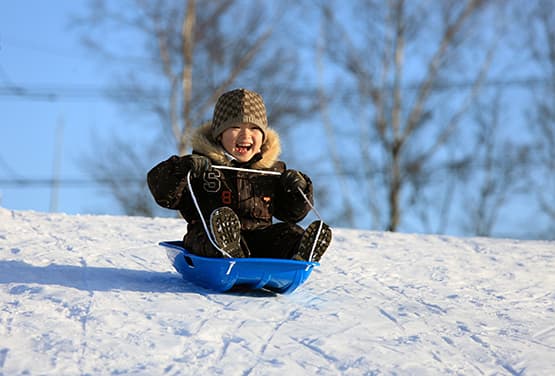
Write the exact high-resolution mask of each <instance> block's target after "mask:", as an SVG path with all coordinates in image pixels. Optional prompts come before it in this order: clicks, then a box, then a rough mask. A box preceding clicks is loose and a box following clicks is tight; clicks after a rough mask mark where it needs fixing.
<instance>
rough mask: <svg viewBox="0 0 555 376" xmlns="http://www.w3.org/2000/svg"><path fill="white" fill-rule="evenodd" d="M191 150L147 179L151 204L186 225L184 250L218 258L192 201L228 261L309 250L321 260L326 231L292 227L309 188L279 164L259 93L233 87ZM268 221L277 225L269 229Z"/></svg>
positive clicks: (299, 255) (296, 255)
mask: <svg viewBox="0 0 555 376" xmlns="http://www.w3.org/2000/svg"><path fill="white" fill-rule="evenodd" d="M192 147H193V153H192V154H190V155H186V156H182V157H179V156H172V157H171V158H169V159H168V160H166V161H164V162H161V163H160V164H158V165H157V166H155V167H154V168H153V169H152V170H151V171H150V172H149V173H148V176H147V181H148V186H149V188H150V191H151V193H152V195H153V196H154V199H155V200H156V202H157V203H158V204H159V205H161V206H163V207H165V208H169V209H175V210H179V211H180V212H181V214H182V215H183V218H185V220H186V221H187V223H188V225H187V233H186V234H185V236H184V238H183V245H184V247H185V248H186V249H187V250H189V251H190V252H192V253H195V254H198V255H200V256H206V257H222V252H221V251H219V250H218V249H217V248H216V247H214V245H213V244H212V242H211V241H210V239H209V238H208V236H209V235H208V234H207V233H206V232H207V231H206V230H207V229H206V228H205V226H204V224H203V223H202V220H201V219H200V217H199V214H198V211H197V208H196V206H195V201H196V202H197V204H198V207H199V209H200V210H201V212H202V214H203V218H204V219H205V223H207V226H206V227H209V231H210V232H211V234H210V236H211V237H212V241H213V242H214V243H215V244H216V245H217V246H218V248H220V249H221V250H223V251H224V252H226V253H227V254H228V255H229V256H231V257H268V258H286V259H291V258H292V259H297V260H308V259H309V257H310V253H311V252H313V257H312V259H311V260H309V261H318V260H320V257H322V254H323V253H324V252H325V251H326V249H327V247H328V246H329V243H330V242H331V230H330V228H329V227H328V226H327V225H326V224H325V223H321V222H320V221H315V222H313V223H312V224H310V225H309V226H308V227H307V229H306V230H303V229H302V227H300V226H299V225H298V224H297V222H299V221H301V220H302V219H303V218H304V217H305V216H306V215H307V214H308V212H309V211H310V205H311V204H312V201H313V187H312V182H311V180H310V178H309V177H308V176H307V175H305V174H303V173H301V172H299V171H296V170H289V169H287V168H286V166H285V163H284V162H282V161H279V160H278V156H279V154H280V152H281V147H280V140H279V136H278V134H277V133H276V132H275V131H274V130H272V129H271V128H269V127H268V120H267V118H266V108H265V105H264V101H263V100H262V97H261V96H260V95H259V94H258V93H255V92H253V91H250V90H247V89H236V90H232V91H229V92H227V93H224V94H222V95H221V96H220V97H219V99H218V101H217V103H216V106H215V108H214V115H213V119H212V122H211V123H207V124H204V125H202V126H201V127H200V128H199V129H197V131H196V132H195V134H194V135H193V138H192ZM213 165H217V166H227V167H237V168H242V169H256V170H260V172H270V173H271V172H274V174H260V173H256V172H251V171H245V170H239V171H238V170H232V169H218V168H215V167H212V166H213ZM189 172H190V183H191V186H190V187H189V186H188V181H187V174H188V173H189ZM275 172H278V173H281V175H279V174H276V173H275ZM299 190H300V191H302V192H303V193H304V195H305V197H303V194H301V192H299ZM307 199H308V200H309V201H310V202H311V203H310V204H309V203H308V202H307ZM272 217H275V218H276V219H278V220H280V221H282V222H279V223H275V224H273V223H272ZM318 235H319V236H318ZM316 236H318V239H317V240H316V246H315V247H314V251H313V244H314V242H315V238H316Z"/></svg>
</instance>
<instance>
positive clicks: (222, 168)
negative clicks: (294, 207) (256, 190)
mask: <svg viewBox="0 0 555 376" xmlns="http://www.w3.org/2000/svg"><path fill="white" fill-rule="evenodd" d="M212 167H213V168H216V169H220V170H235V171H243V172H253V173H256V174H266V175H281V172H277V171H266V170H254V169H251V168H239V167H229V166H219V165H214V166H212ZM297 190H298V191H299V193H300V194H301V196H302V197H303V199H304V200H305V201H306V203H307V204H308V206H309V207H310V209H311V210H312V211H313V212H314V214H316V217H317V218H318V219H319V221H320V225H319V226H318V231H317V232H316V237H315V238H314V243H312V249H311V250H310V255H309V256H308V261H312V256H314V250H315V249H316V244H317V243H318V239H319V238H320V234H321V233H322V228H323V227H324V221H323V220H322V216H321V215H320V213H319V212H318V210H316V208H315V207H314V205H312V203H311V202H310V200H309V199H308V197H306V195H305V194H304V192H303V190H302V189H301V188H299V187H297Z"/></svg>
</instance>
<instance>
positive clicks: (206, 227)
mask: <svg viewBox="0 0 555 376" xmlns="http://www.w3.org/2000/svg"><path fill="white" fill-rule="evenodd" d="M187 186H188V188H189V192H190V193H191V197H192V198H193V203H194V204H195V208H197V212H198V216H199V217H200V220H201V222H202V225H203V226H204V232H206V236H208V240H210V243H212V245H213V246H214V248H216V249H217V250H218V251H220V253H221V254H222V255H224V256H226V257H228V258H232V257H231V255H230V254H229V253H227V252H226V251H224V250H223V249H221V248H220V247H218V245H217V244H216V242H215V241H214V239H212V236H210V231H209V230H208V226H207V225H206V221H205V220H204V216H203V215H202V211H201V210H200V206H199V204H198V201H197V197H196V195H195V192H194V191H193V186H192V185H191V171H189V172H187ZM230 271H231V267H230V268H229V270H228V272H227V274H229V272H230Z"/></svg>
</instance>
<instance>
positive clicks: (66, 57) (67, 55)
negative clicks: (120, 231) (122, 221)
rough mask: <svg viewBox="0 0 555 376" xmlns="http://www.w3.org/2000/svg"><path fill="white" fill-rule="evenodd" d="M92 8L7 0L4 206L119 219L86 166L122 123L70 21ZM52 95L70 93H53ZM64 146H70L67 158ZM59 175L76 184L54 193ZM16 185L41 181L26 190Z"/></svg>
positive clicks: (0, 77) (0, 160)
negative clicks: (94, 141) (94, 144)
mask: <svg viewBox="0 0 555 376" xmlns="http://www.w3.org/2000/svg"><path fill="white" fill-rule="evenodd" d="M85 5H86V2H85V1H71V0H58V1H55V2H46V1H40V0H23V1H16V2H13V1H1V2H0V114H2V115H1V117H0V206H2V207H6V208H11V209H32V210H37V211H50V210H53V211H60V212H66V213H83V212H86V213H118V209H117V208H116V205H115V204H114V202H113V201H112V199H111V198H110V196H109V194H107V192H105V191H102V189H101V188H99V187H98V186H95V185H91V184H90V179H89V177H88V176H86V175H85V173H84V171H83V170H82V168H80V167H79V164H80V162H81V161H82V159H81V158H82V157H83V154H84V151H89V150H91V143H90V142H89V141H90V139H91V138H92V137H95V135H102V134H105V132H107V131H108V130H110V129H111V128H112V127H114V125H115V124H117V123H120V122H121V121H122V119H121V114H120V113H118V111H117V109H116V108H115V106H114V105H113V104H112V103H111V102H109V101H108V100H107V99H105V98H104V97H102V95H100V94H99V92H98V91H96V89H101V88H102V87H103V84H104V83H105V82H106V76H105V75H103V73H102V72H101V69H99V67H98V62H97V61H94V59H92V58H91V56H90V54H87V53H86V51H85V50H84V49H83V48H82V46H81V45H80V43H79V40H78V36H77V33H75V32H73V31H72V30H71V29H70V28H69V19H70V18H69V17H70V15H71V14H78V13H82V12H83V10H84V6H85ZM14 86H15V87H20V88H23V89H28V91H27V92H25V91H20V90H13V89H12V88H13V87H14ZM52 92H61V93H65V94H67V95H64V96H61V97H60V96H58V97H52V96H48V95H47V94H48V93H52ZM56 145H61V146H62V147H61V149H59V150H61V152H60V153H59V157H58V156H57V154H56V150H57V148H56ZM55 171H57V172H58V174H57V176H59V177H61V178H62V179H66V181H67V180H70V181H71V184H64V185H62V186H60V188H59V190H53V189H52V186H51V184H50V182H49V180H51V179H52V178H53V176H55V175H56V173H55ZM14 179H23V180H26V181H27V180H31V181H37V180H39V181H41V182H40V183H38V184H37V183H34V184H30V185H21V184H14V183H13V181H14ZM45 180H46V182H45ZM83 181H85V183H83ZM87 182H89V183H87ZM53 192H57V194H54V195H53Z"/></svg>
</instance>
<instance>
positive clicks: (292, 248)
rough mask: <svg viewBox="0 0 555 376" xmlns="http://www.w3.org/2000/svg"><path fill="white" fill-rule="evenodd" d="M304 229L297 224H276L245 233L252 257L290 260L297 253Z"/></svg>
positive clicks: (244, 236)
mask: <svg viewBox="0 0 555 376" xmlns="http://www.w3.org/2000/svg"><path fill="white" fill-rule="evenodd" d="M303 232H304V230H303V228H302V227H301V226H299V225H297V224H295V223H276V224H274V225H271V226H269V227H266V228H265V229H261V230H254V231H244V232H243V239H244V240H245V241H246V243H247V244H248V247H249V249H250V251H251V256H250V257H263V258H281V259H290V258H291V257H293V255H294V254H295V253H296V251H297V248H298V247H299V243H300V241H301V238H302V236H303Z"/></svg>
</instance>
